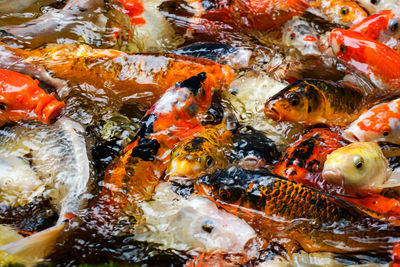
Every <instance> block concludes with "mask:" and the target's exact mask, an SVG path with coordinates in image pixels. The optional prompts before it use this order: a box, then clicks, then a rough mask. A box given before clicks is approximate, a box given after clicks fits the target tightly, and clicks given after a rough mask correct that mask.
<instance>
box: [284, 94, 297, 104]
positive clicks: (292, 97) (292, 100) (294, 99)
mask: <svg viewBox="0 0 400 267" xmlns="http://www.w3.org/2000/svg"><path fill="white" fill-rule="evenodd" d="M287 99H288V101H289V103H290V105H292V106H297V105H298V104H299V103H300V96H299V95H298V94H296V93H291V94H289V95H288V97H287Z"/></svg>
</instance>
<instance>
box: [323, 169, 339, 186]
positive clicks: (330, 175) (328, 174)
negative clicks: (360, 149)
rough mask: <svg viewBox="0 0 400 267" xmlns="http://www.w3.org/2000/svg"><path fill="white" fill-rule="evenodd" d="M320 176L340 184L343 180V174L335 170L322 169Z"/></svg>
mask: <svg viewBox="0 0 400 267" xmlns="http://www.w3.org/2000/svg"><path fill="white" fill-rule="evenodd" d="M322 178H323V179H324V180H325V181H327V182H329V183H331V184H335V185H342V184H343V180H344V175H343V174H342V173H341V172H339V171H337V170H333V169H327V170H325V169H324V170H323V171H322Z"/></svg>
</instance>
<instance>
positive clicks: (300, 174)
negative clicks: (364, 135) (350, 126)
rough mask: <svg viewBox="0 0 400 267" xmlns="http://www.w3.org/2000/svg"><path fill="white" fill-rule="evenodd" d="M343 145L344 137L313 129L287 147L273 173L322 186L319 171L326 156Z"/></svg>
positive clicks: (326, 130) (318, 186)
mask: <svg viewBox="0 0 400 267" xmlns="http://www.w3.org/2000/svg"><path fill="white" fill-rule="evenodd" d="M344 145H345V142H344V139H343V138H342V137H341V136H340V135H338V134H336V133H334V132H332V131H330V130H328V129H318V128H317V129H313V130H311V131H310V132H309V133H307V134H305V135H303V136H302V137H301V138H300V139H299V140H297V141H296V142H294V143H293V144H292V145H290V146H289V147H288V149H287V150H286V152H285V153H284V155H283V156H282V157H281V159H280V160H279V162H278V163H277V164H276V165H275V167H274V171H273V172H274V173H276V174H277V175H280V176H282V177H285V178H287V179H289V180H292V181H296V182H298V183H303V184H308V185H311V186H314V187H317V188H322V187H323V185H324V181H323V180H322V179H321V176H320V174H321V172H322V169H323V167H324V163H325V160H326V158H327V156H328V155H329V154H330V153H332V152H333V151H335V150H336V149H338V148H340V147H342V146H344Z"/></svg>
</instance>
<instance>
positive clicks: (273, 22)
mask: <svg viewBox="0 0 400 267" xmlns="http://www.w3.org/2000/svg"><path fill="white" fill-rule="evenodd" d="M188 2H189V3H190V4H191V5H192V6H194V7H195V8H196V10H197V16H198V17H199V18H200V17H201V18H202V19H205V20H209V21H221V22H223V23H226V24H228V25H231V26H233V27H239V28H241V29H249V28H250V29H254V30H266V31H270V30H273V29H280V28H281V27H282V25H283V24H285V23H286V22H287V21H288V20H290V19H291V18H292V17H294V16H297V15H302V14H303V13H304V12H305V11H306V9H307V8H308V7H309V5H308V4H307V2H306V1H304V0H289V1H283V2H282V1H278V0H272V1H251V0H234V1H218V2H211V1H205V0H189V1H188Z"/></svg>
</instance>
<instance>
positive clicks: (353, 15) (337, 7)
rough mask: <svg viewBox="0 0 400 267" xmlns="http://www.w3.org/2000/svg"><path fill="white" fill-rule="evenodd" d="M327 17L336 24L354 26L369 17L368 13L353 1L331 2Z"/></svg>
mask: <svg viewBox="0 0 400 267" xmlns="http://www.w3.org/2000/svg"><path fill="white" fill-rule="evenodd" d="M330 2H331V5H330V6H329V7H328V8H326V15H327V16H328V18H329V19H330V20H332V21H333V22H335V23H338V24H341V25H345V26H352V25H354V24H356V23H358V22H360V21H361V20H363V19H365V18H367V17H368V14H367V12H365V10H364V9H362V8H361V7H360V6H359V5H358V4H357V3H356V2H353V1H346V0H342V1H330Z"/></svg>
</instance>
